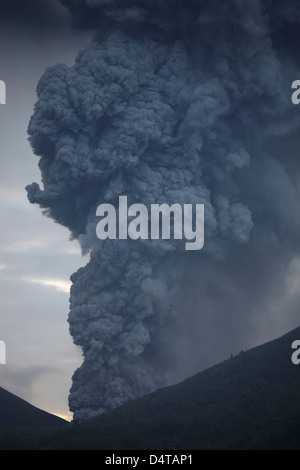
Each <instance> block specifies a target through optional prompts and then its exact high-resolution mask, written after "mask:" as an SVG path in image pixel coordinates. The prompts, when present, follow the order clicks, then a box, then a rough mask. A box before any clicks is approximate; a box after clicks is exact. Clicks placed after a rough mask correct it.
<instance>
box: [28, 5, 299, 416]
mask: <svg viewBox="0 0 300 470" xmlns="http://www.w3.org/2000/svg"><path fill="white" fill-rule="evenodd" d="M62 3H63V4H64V5H66V6H68V7H69V8H70V9H71V12H72V13H73V16H74V18H75V20H76V23H78V19H80V20H81V21H80V22H81V26H86V25H89V26H93V27H96V26H97V27H98V28H99V34H98V36H97V38H96V39H95V41H94V42H93V43H91V44H90V46H88V47H87V49H86V50H85V51H83V52H81V53H80V54H79V55H78V57H77V60H76V64H75V65H74V66H73V67H71V68H69V67H67V66H64V65H58V66H55V67H51V68H49V69H48V70H47V71H46V73H45V75H44V76H43V77H42V79H41V80H40V82H39V85H38V98H39V99H38V102H37V104H36V107H35V113H34V115H33V117H32V119H31V122H30V125H29V134H30V141H31V144H32V147H33V149H34V151H35V153H36V154H37V155H39V156H40V157H41V160H40V169H41V172H42V178H43V188H40V186H39V185H38V184H36V183H34V184H32V185H30V186H29V187H28V188H27V191H28V196H29V199H30V201H31V202H32V203H37V204H39V205H40V206H41V207H42V208H44V209H45V210H46V211H47V213H48V215H50V216H51V217H52V218H53V219H54V220H56V221H57V222H59V223H60V224H63V225H65V226H66V227H68V228H69V229H70V230H71V232H72V235H73V237H75V238H79V240H80V242H81V246H82V249H83V250H84V251H89V252H90V253H91V257H90V262H89V263H88V264H87V266H86V267H85V268H82V269H80V270H79V271H78V272H77V273H76V274H74V275H73V276H72V282H73V287H72V292H71V311H70V316H69V324H70V331H71V334H72V336H73V338H74V342H75V344H77V345H80V346H81V348H82V350H83V354H84V362H83V365H82V367H81V368H80V369H79V370H78V371H76V373H75V374H74V377H73V387H72V390H71V395H70V406H71V410H72V411H74V412H75V419H82V418H86V417H89V416H92V415H94V414H98V413H101V412H103V411H105V410H107V409H110V408H112V407H115V406H118V405H120V404H122V403H123V402H125V401H127V400H129V399H132V398H135V397H137V396H139V395H142V394H144V393H148V392H150V391H152V390H155V389H156V388H158V387H160V386H162V385H164V384H165V383H166V373H167V371H168V370H169V369H170V368H171V367H172V366H173V364H174V362H175V358H174V357H175V356H174V355H175V353H176V352H178V350H179V351H180V348H179V347H178V344H180V333H179V331H180V330H183V328H182V327H181V325H182V324H184V322H185V321H188V322H189V325H191V327H190V328H186V333H187V335H188V336H189V337H190V338H192V339H191V341H193V345H194V344H196V343H197V339H195V338H193V335H192V334H191V332H192V331H193V329H194V328H193V326H196V327H197V328H196V329H195V330H194V331H197V330H198V331H199V335H198V339H199V341H200V339H201V338H203V337H204V336H205V329H206V331H211V330H210V328H208V326H209V325H211V324H213V323H214V324H215V328H216V330H218V331H219V332H220V331H222V329H224V326H225V325H232V326H233V325H235V328H232V331H228V334H227V341H228V342H230V341H231V340H232V339H233V338H234V337H235V336H236V332H237V331H241V330H242V329H243V328H247V327H248V321H249V318H250V317H252V316H253V312H254V311H255V307H256V306H257V305H259V304H263V303H264V296H265V295H267V294H268V293H269V292H270V289H271V288H269V287H268V286H269V283H270V285H272V286H273V285H274V283H275V284H277V283H278V282H280V281H279V280H280V279H282V277H281V276H280V273H282V272H284V269H285V268H286V267H287V266H288V263H289V262H290V261H291V259H292V258H293V256H294V255H295V253H297V252H298V249H299V242H298V240H299V220H300V219H299V217H295V214H296V213H297V210H298V196H299V194H298V188H297V186H296V185H295V184H294V182H293V180H292V179H291V177H290V175H289V171H288V168H287V167H286V165H285V162H284V161H283V159H282V150H283V149H284V148H285V147H284V145H285V142H286V141H287V139H289V137H290V136H291V135H293V134H295V133H296V131H297V129H298V128H299V126H300V115H299V112H298V110H297V109H296V108H295V107H294V106H293V105H292V103H291V99H290V96H291V83H292V81H293V80H294V79H295V77H296V76H297V73H299V67H298V64H297V61H296V60H295V57H294V55H293V50H294V49H293V48H290V47H288V45H287V46H286V47H282V46H281V47H280V48H278V49H276V48H275V47H274V44H275V43H273V42H272V39H271V34H273V35H277V37H278V35H280V31H281V29H282V27H283V25H285V24H286V23H287V22H288V21H293V22H295V21H297V18H298V17H299V15H298V16H297V14H296V13H297V6H296V3H294V2H292V1H291V2H288V3H287V4H285V7H280V6H278V5H277V4H275V3H274V2H271V1H267V0H265V1H258V0H257V1H253V0H251V1H250V0H248V1H246V2H245V1H243V2H242V1H240V0H232V1H229V2H222V3H220V2H208V1H200V2H199V1H198V2H196V1H193V0H190V1H188V2H176V3H175V4H174V2H170V1H164V2H161V1H160V2H158V1H151V2H150V1H143V2H142V1H135V2H130V1H126V2H125V1H121V0H115V1H111V2H108V1H105V0H86V1H83V0H82V1H81V0H69V1H67V0H64V1H63V2H62ZM91 19H93V21H92V23H91ZM104 32H106V33H107V34H106V35H104V34H103V33H104ZM100 33H101V34H100ZM275 138H276V139H277V140H276V142H274V139H275ZM295 155H296V152H295V153H294V154H293V156H291V157H290V163H289V167H290V166H291V161H294V159H295ZM121 194H124V195H127V196H128V198H129V202H130V203H134V202H141V203H143V204H146V205H148V206H149V205H150V204H151V203H154V202H159V203H163V202H164V203H168V204H171V203H174V202H179V203H182V204H184V203H196V202H197V203H204V204H205V210H206V213H205V224H206V225H205V236H206V241H205V248H204V252H203V253H202V252H201V253H193V255H192V256H190V254H187V253H185V252H184V248H183V244H182V243H180V242H178V241H176V242H175V241H172V240H170V241H169V242H166V243H164V244H162V243H156V242H153V243H152V242H149V243H146V244H144V243H143V242H132V241H130V242H129V241H116V242H108V243H107V242H106V243H100V242H99V240H97V238H96V230H95V227H96V219H95V211H96V207H97V205H98V204H100V203H102V202H106V203H112V204H114V205H117V200H118V196H119V195H121ZM265 249H267V250H268V256H266V257H261V258H260V259H261V260H265V261H266V264H264V265H263V269H262V270H261V272H262V273H263V276H262V279H267V283H266V284H265V288H263V287H262V285H261V283H259V282H257V279H258V278H259V276H256V274H255V272H256V269H257V264H256V263H257V259H258V260H259V256H260V255H261V253H263V252H264V250H265ZM237 253H238V255H237ZM237 257H238V258H237ZM224 260H225V261H224ZM239 260H244V261H245V263H246V262H247V263H248V264H247V269H246V271H245V270H244V266H243V265H241V264H239V262H238V261H239ZM254 260H256V261H255V262H254ZM222 263H223V264H222ZM224 263H225V264H224ZM212 266H213V268H212ZM224 266H225V267H226V269H225V268H224ZM237 266H238V267H237ZM212 270H213V271H212ZM239 270H240V271H239ZM212 272H214V280H213V281H212V274H211V273H212ZM239 272H240V275H239V274H238V273H239ZM224 273H226V274H224ZM224 276H226V282H225V281H224ZM190 286H193V294H191V292H189V289H190ZM255 286H256V287H255ZM254 292H255V296H254V299H255V300H253V293H254ZM199 293H201V296H200V297H201V301H202V304H201V305H199V304H200V299H199ZM191 299H192V301H191ZM218 299H220V300H219V301H218ZM222 299H223V300H222ZM250 299H252V301H250ZM242 306H244V308H243V311H240V310H241V307H242ZM212 318H214V321H212V320H211V319H212ZM229 330H230V329H229ZM201 347H202V344H200V345H199V354H201V353H203V349H205V344H204V345H203V348H202V349H201ZM183 348H184V346H183ZM194 349H195V348H192V347H191V348H190V350H192V351H194ZM207 350H209V348H208V349H207ZM182 352H183V349H182V350H181V353H182ZM181 375H183V374H181Z"/></svg>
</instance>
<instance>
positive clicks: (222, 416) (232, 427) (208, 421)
mask: <svg viewBox="0 0 300 470" xmlns="http://www.w3.org/2000/svg"><path fill="white" fill-rule="evenodd" d="M297 340H300V328H298V329H296V330H294V331H292V332H290V333H288V334H286V335H284V336H282V337H281V338H279V339H276V340H274V341H271V342H269V343H267V344H264V345H262V346H259V347H256V348H253V349H251V350H249V351H247V352H241V353H240V354H239V355H238V356H236V357H232V358H230V359H228V360H226V361H224V362H223V363H220V364H218V365H216V366H214V367H211V368H209V369H207V370H205V371H204V372H201V373H199V374H197V375H195V376H193V377H191V378H189V379H187V380H185V381H184V382H182V383H180V384H177V385H173V386H170V387H167V388H165V389H161V390H158V391H156V392H154V393H152V394H150V395H147V396H144V397H142V398H139V399H136V400H133V401H131V402H128V403H127V404H125V405H123V406H121V407H119V408H116V409H114V410H112V411H109V412H107V413H105V414H103V415H100V416H97V417H95V418H92V419H89V420H87V421H83V422H80V423H72V424H69V425H68V426H62V427H60V429H59V430H55V431H54V432H53V431H51V432H49V431H47V433H44V434H43V436H42V437H40V438H37V436H36V434H35V436H34V439H33V438H31V439H30V438H29V437H28V436H27V438H26V439H25V441H24V440H22V436H23V435H19V436H18V435H17V434H15V435H14V436H13V438H11V437H10V438H9V439H8V438H7V435H6V439H8V441H7V444H5V441H2V444H1V439H0V444H1V446H2V447H1V448H4V447H5V445H7V447H8V448H10V449H12V448H30V449H48V450H56V449H58V450H59V449H61V450H72V449H77V450H85V449H95V450H97V449H98V450H170V451H171V450H194V449H199V450H206V449H207V450H281V449H283V450H300V392H299V391H300V365H299V366H297V365H294V364H293V363H292V360H291V358H292V354H293V350H292V344H293V342H294V341H297ZM3 399H6V408H7V409H6V413H7V416H10V422H12V416H13V413H16V414H15V416H17V414H18V410H20V411H21V414H20V416H23V419H25V416H26V413H25V410H28V413H29V412H30V411H31V413H33V410H32V408H30V407H29V408H27V405H26V404H25V403H22V404H20V403H19V401H18V400H17V399H16V397H9V396H7V395H6V393H5V392H4V391H1V390H0V403H1V409H0V413H1V414H2V409H3V406H2V400H3ZM17 404H18V406H17ZM21 405H22V406H21ZM19 406H20V408H18V407H19ZM13 410H14V411H13ZM36 413H38V415H37V416H40V415H39V413H43V412H40V410H37V411H36ZM28 416H29V417H31V418H30V419H31V420H32V419H33V418H32V416H33V415H32V414H30V413H29V415H28ZM42 416H44V415H42ZM29 417H28V420H29ZM44 418H45V420H46V422H48V421H47V420H48V419H49V420H50V417H49V416H48V417H47V418H46V416H44ZM1 419H2V420H3V417H2V416H1ZM7 419H8V418H7ZM16 419H17V418H16ZM51 419H53V417H52V418H51ZM55 419H56V418H55ZM8 421H9V420H8ZM25 421H26V420H25ZM2 422H3V421H2ZM31 422H32V421H31Z"/></svg>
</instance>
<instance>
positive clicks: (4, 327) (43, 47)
mask: <svg viewBox="0 0 300 470" xmlns="http://www.w3.org/2000/svg"><path fill="white" fill-rule="evenodd" d="M3 4H4V2H2V3H1V7H0V79H1V80H4V81H5V83H6V87H7V104H6V105H1V106H0V158H1V172H0V196H1V197H0V217H1V231H0V312H1V314H0V339H1V340H3V341H5V343H6V347H7V365H6V366H0V386H1V387H3V388H5V389H7V390H9V391H11V392H12V393H15V394H17V395H19V396H21V397H22V398H24V399H26V400H28V401H30V402H31V403H33V404H34V405H36V406H38V407H41V408H43V409H45V408H46V409H47V411H50V412H52V413H56V414H60V415H63V416H68V417H70V415H69V412H68V403H67V399H68V393H69V388H70V385H71V376H72V374H73V372H74V370H75V369H76V368H77V367H78V365H79V364H80V363H81V351H80V350H78V349H77V348H76V347H75V346H73V344H72V339H71V337H70V335H69V332H68V323H67V315H68V310H69V287H70V281H69V277H70V274H72V273H73V272H74V271H76V270H77V269H78V268H79V267H80V266H82V265H83V264H85V262H86V260H85V259H84V258H83V257H82V256H81V253H80V249H79V246H78V243H77V242H70V241H69V233H68V230H67V229H64V228H62V227H60V226H58V225H56V224H54V223H53V221H52V220H50V219H48V218H46V217H44V216H43V215H42V212H41V210H40V209H39V208H38V207H35V206H33V205H31V204H29V202H28V200H27V195H26V191H25V189H24V188H25V186H26V185H27V184H29V183H31V182H33V181H40V173H39V170H38V165H37V163H38V158H37V157H36V156H35V155H33V153H32V150H31V148H30V145H29V143H28V141H27V132H26V131H27V126H28V121H29V119H30V116H31V114H32V111H33V106H34V103H35V101H36V93H35V90H36V85H37V82H38V80H39V78H40V77H41V75H42V74H43V72H44V71H45V69H46V67H47V66H51V65H54V64H56V63H57V62H63V63H67V64H69V65H71V64H72V63H73V61H74V58H75V57H76V55H77V53H78V50H80V49H82V48H84V47H85V45H86V44H87V43H88V42H89V40H90V38H89V35H87V34H85V35H83V34H79V33H76V34H74V33H73V32H71V31H70V28H69V26H68V17H67V15H66V14H65V11H64V9H63V7H60V6H59V4H58V3H57V4H56V2H54V1H49V2H46V1H41V0H36V1H26V2H23V3H21V2H16V1H10V2H6V5H5V6H4V5H3ZM20 5H21V6H20Z"/></svg>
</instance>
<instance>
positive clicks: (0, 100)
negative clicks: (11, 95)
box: [0, 80, 6, 104]
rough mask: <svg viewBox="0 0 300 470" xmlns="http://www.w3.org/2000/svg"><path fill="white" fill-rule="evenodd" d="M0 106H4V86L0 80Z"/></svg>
mask: <svg viewBox="0 0 300 470" xmlns="http://www.w3.org/2000/svg"><path fill="white" fill-rule="evenodd" d="M0 104H6V85H5V82H4V81H3V80H0Z"/></svg>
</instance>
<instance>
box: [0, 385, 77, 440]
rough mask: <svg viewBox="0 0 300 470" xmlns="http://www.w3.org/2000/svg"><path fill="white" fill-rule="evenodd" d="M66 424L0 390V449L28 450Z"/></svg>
mask: <svg viewBox="0 0 300 470" xmlns="http://www.w3.org/2000/svg"><path fill="white" fill-rule="evenodd" d="M67 424H68V423H67V421H64V420H63V419H61V418H58V417H57V416H54V415H52V414H50V413H47V412H45V411H42V410H40V409H39V408H36V407H35V406H32V405H31V404H30V403H28V402H26V401H25V400H22V399H21V398H19V397H17V396H15V395H13V394H12V393H10V392H7V391H6V390H4V389H3V388H0V449H14V448H30V447H32V445H33V443H34V442H35V441H39V440H40V438H41V436H42V435H45V436H49V434H50V433H54V432H57V430H58V429H62V428H63V427H64V426H66V425H67Z"/></svg>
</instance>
